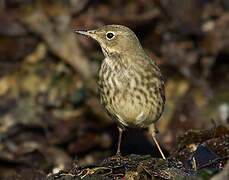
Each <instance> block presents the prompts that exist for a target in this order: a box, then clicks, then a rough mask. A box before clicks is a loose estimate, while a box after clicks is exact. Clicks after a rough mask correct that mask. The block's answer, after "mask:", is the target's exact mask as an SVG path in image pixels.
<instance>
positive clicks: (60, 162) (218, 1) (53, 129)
mask: <svg viewBox="0 0 229 180" xmlns="http://www.w3.org/2000/svg"><path fill="white" fill-rule="evenodd" d="M228 10H229V1H228V0H185V1H184V0H151V1H150V0H139V1H137V0H136V1H134V0H111V1H106V0H0V179H1V177H5V176H8V175H10V174H13V173H15V172H18V171H20V170H22V169H26V168H38V169H41V170H42V171H44V172H46V173H47V172H57V171H58V170H60V169H64V168H68V167H69V166H70V165H71V163H72V161H73V159H75V161H77V164H78V165H80V166H84V165H88V164H93V163H96V162H98V161H99V160H102V159H104V158H105V157H108V156H111V155H114V153H115V150H116V144H117V137H118V136H117V135H118V130H117V129H116V124H115V122H113V121H112V120H111V119H110V118H109V117H107V115H106V113H105V112H104V110H103V108H102V107H101V106H100V103H99V101H98V93H97V88H96V72H97V69H98V67H99V65H100V63H101V61H102V59H103V54H102V52H101V50H100V47H99V46H98V44H97V43H96V42H95V41H93V40H90V39H88V38H85V37H81V36H79V35H76V34H74V33H73V31H74V29H94V28H97V27H101V26H103V25H107V24H122V25H125V26H128V27H130V28H131V29H132V30H133V31H134V32H135V33H136V35H137V36H138V38H139V40H140V41H141V43H142V45H143V47H144V48H145V50H146V52H147V53H148V54H149V55H150V56H151V57H152V58H153V59H154V60H155V61H156V63H157V64H158V65H159V66H160V68H161V70H162V72H163V75H164V78H165V80H166V98H167V102H166V107H165V112H164V114H163V117H162V119H161V120H160V121H158V125H157V126H158V129H159V131H160V134H159V135H158V139H159V142H160V144H161V146H162V147H163V149H164V151H166V152H167V155H169V154H170V153H171V152H172V151H174V148H175V145H176V137H177V136H179V135H180V134H182V133H183V132H185V131H186V130H189V129H206V128H211V127H213V126H214V125H215V124H216V125H217V124H227V123H228V121H229V11H228ZM121 151H122V153H123V155H126V154H130V153H135V154H151V155H152V156H154V157H160V155H159V153H158V152H157V149H156V148H155V146H154V143H153V141H152V139H151V138H150V136H149V135H148V133H147V131H141V130H135V129H130V130H128V131H127V132H125V133H124V137H123V141H122V146H121Z"/></svg>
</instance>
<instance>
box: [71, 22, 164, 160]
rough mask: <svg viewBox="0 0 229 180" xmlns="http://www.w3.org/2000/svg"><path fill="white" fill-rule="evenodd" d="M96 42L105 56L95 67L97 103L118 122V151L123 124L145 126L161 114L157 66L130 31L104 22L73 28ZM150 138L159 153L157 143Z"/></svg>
mask: <svg viewBox="0 0 229 180" xmlns="http://www.w3.org/2000/svg"><path fill="white" fill-rule="evenodd" d="M75 32H76V33H79V34H83V35H87V36H90V37H92V38H93V39H95V40H96V41H97V42H99V44H100V46H101V48H102V51H103V54H104V56H105V59H104V60H103V62H102V65H101V67H100V70H99V75H98V86H99V92H100V99H101V103H102V105H103V106H104V108H105V109H106V111H107V113H108V114H109V115H110V116H111V117H112V118H113V119H115V120H116V121H117V122H118V127H119V132H120V133H119V144H118V150H117V154H119V153H120V143H121V135H122V131H123V129H124V127H142V128H143V127H144V128H145V127H149V126H150V125H151V124H152V123H155V122H156V121H157V120H158V119H159V118H160V116H161V114H162V112H163V109H164V104H165V92H164V81H163V78H162V75H161V72H160V69H159V68H158V66H157V65H156V64H155V62H154V61H152V59H151V58H150V57H149V56H148V55H147V54H146V53H145V51H144V50H143V48H142V46H141V44H140V42H139V40H138V38H137V37H136V35H135V34H134V32H133V31H132V30H130V29H129V28H127V27H125V26H121V25H107V26H104V27H101V28H99V29H97V30H92V31H78V30H77V31H75ZM152 136H153V139H154V141H155V143H156V145H157V147H158V149H159V151H160V153H161V155H162V157H163V158H165V157H164V154H163V153H162V151H161V149H160V146H159V145H158V143H157V141H156V139H155V133H153V134H152Z"/></svg>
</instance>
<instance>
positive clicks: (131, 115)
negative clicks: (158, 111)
mask: <svg viewBox="0 0 229 180" xmlns="http://www.w3.org/2000/svg"><path fill="white" fill-rule="evenodd" d="M102 92H103V93H101V94H100V97H101V102H102V104H103V105H104V107H105V108H106V110H107V111H108V112H109V114H111V115H112V117H116V118H115V119H116V120H118V121H119V123H121V124H122V125H124V126H137V127H147V126H148V125H149V124H151V123H152V122H153V120H154V117H153V116H154V115H153V114H152V112H151V111H150V109H151V108H152V107H151V106H152V105H150V104H145V102H144V101H142V99H140V98H137V97H136V92H135V91H134V89H129V88H122V89H115V88H114V89H109V95H108V94H107V90H106V88H105V89H104V90H103V91H102Z"/></svg>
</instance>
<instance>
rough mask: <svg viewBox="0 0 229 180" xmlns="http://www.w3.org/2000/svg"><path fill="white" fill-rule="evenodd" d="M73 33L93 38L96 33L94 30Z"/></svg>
mask: <svg viewBox="0 0 229 180" xmlns="http://www.w3.org/2000/svg"><path fill="white" fill-rule="evenodd" d="M74 32H75V33H77V34H82V35H85V36H89V37H92V38H94V36H95V32H96V31H95V30H89V31H87V30H75V31H74Z"/></svg>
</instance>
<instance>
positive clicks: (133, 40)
mask: <svg viewBox="0 0 229 180" xmlns="http://www.w3.org/2000/svg"><path fill="white" fill-rule="evenodd" d="M75 33H78V34H83V35H86V36H89V37H91V38H93V39H95V40H96V41H97V42H98V43H99V44H100V46H101V47H102V50H103V53H104V55H105V56H109V55H110V54H112V53H118V54H125V53H131V52H138V51H139V50H140V51H141V50H142V47H141V45H140V43H139V41H138V38H137V37H136V35H135V34H134V32H133V31H132V30H131V29H129V28H127V27H125V26H122V25H107V26H103V27H101V28H98V29H96V30H86V31H85V30H75Z"/></svg>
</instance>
